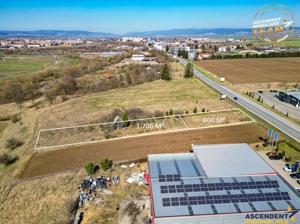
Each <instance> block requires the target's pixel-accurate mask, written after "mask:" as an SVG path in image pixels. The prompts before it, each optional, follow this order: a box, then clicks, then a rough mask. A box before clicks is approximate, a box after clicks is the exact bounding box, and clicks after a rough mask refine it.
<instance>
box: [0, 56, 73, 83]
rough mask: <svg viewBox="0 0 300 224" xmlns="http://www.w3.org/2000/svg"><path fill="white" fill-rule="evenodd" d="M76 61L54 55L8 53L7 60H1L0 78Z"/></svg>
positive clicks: (26, 73) (12, 76)
mask: <svg viewBox="0 0 300 224" xmlns="http://www.w3.org/2000/svg"><path fill="white" fill-rule="evenodd" d="M71 63H75V60H74V59H70V58H66V57H57V63H56V62H55V59H54V57H53V56H50V55H49V56H48V55H47V56H32V55H12V56H11V55H7V56H6V61H0V80H1V79H6V78H14V77H18V76H22V75H28V74H30V73H33V72H37V71H40V70H43V69H47V68H50V67H62V66H65V65H66V64H71Z"/></svg>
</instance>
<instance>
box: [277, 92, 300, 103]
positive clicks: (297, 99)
mask: <svg viewBox="0 0 300 224" xmlns="http://www.w3.org/2000/svg"><path fill="white" fill-rule="evenodd" d="M278 99H279V100H281V101H283V102H286V103H289V104H292V105H294V106H295V107H300V90H294V91H287V92H279V94H278Z"/></svg>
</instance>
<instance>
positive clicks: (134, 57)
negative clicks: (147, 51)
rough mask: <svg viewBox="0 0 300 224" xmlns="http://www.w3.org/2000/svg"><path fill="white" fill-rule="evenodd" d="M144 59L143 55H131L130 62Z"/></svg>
mask: <svg viewBox="0 0 300 224" xmlns="http://www.w3.org/2000/svg"><path fill="white" fill-rule="evenodd" d="M145 58H146V57H145V55H143V54H134V55H132V57H131V60H132V61H144V60H145Z"/></svg>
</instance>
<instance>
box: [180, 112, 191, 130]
mask: <svg viewBox="0 0 300 224" xmlns="http://www.w3.org/2000/svg"><path fill="white" fill-rule="evenodd" d="M178 117H179V119H180V120H181V122H182V123H183V124H184V126H185V127H186V128H189V126H188V125H187V124H186V123H185V121H184V120H183V119H182V118H181V116H180V115H179V116H178Z"/></svg>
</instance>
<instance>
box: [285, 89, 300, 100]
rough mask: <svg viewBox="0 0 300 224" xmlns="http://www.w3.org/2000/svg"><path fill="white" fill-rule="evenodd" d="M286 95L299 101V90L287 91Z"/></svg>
mask: <svg viewBox="0 0 300 224" xmlns="http://www.w3.org/2000/svg"><path fill="white" fill-rule="evenodd" d="M286 93H287V94H288V95H290V96H293V97H295V98H296V99H298V100H300V90H293V91H287V92H286Z"/></svg>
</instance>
